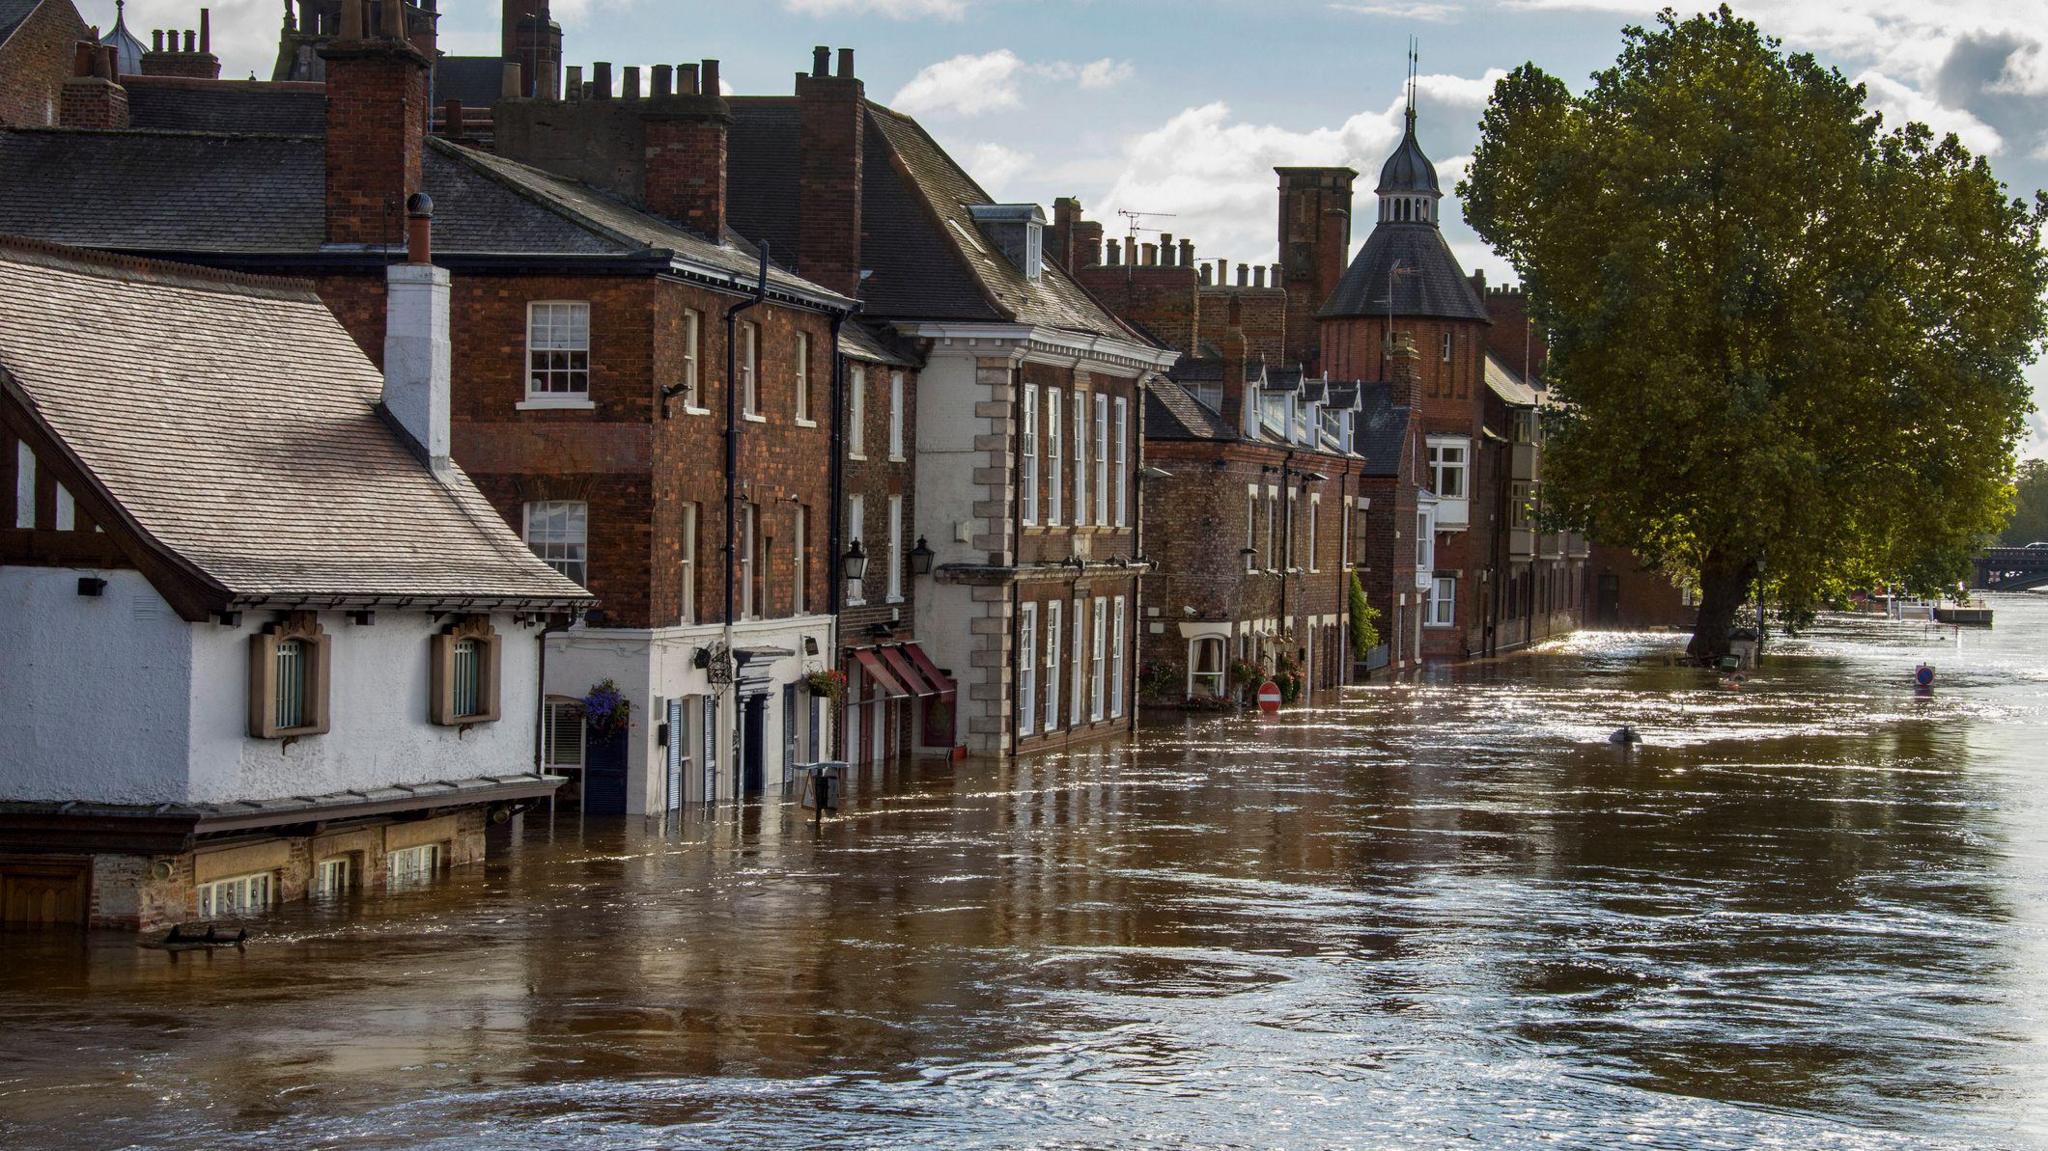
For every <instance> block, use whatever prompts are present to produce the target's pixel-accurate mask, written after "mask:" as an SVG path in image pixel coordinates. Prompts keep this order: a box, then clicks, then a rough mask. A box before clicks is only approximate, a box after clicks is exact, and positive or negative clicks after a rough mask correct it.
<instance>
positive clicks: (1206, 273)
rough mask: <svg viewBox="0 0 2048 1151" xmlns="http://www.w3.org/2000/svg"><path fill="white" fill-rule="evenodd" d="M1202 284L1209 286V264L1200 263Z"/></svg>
mask: <svg viewBox="0 0 2048 1151" xmlns="http://www.w3.org/2000/svg"><path fill="white" fill-rule="evenodd" d="M1202 286H1203V287H1205V288H1206V287H1208V286H1209V265H1207V264H1203V265H1202Z"/></svg>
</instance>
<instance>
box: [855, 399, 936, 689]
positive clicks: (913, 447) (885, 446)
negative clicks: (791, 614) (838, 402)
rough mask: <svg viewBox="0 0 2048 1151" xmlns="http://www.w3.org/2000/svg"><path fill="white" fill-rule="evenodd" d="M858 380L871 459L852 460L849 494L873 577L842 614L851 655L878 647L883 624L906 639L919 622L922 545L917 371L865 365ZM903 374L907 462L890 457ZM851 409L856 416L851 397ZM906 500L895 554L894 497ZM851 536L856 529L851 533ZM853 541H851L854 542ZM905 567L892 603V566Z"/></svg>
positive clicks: (871, 576) (904, 431)
mask: <svg viewBox="0 0 2048 1151" xmlns="http://www.w3.org/2000/svg"><path fill="white" fill-rule="evenodd" d="M860 366H861V369H862V370H861V372H860V373H859V374H858V378H859V379H860V380H861V381H862V383H861V386H862V388H863V393H864V395H863V401H864V415H865V419H864V420H863V422H862V429H861V430H862V436H861V439H862V442H863V444H864V446H865V449H866V451H865V455H866V458H865V459H852V458H849V459H848V460H847V463H846V490H845V495H846V497H847V500H848V503H849V505H850V504H851V501H852V500H853V499H854V498H855V497H859V498H860V500H861V503H862V509H863V510H862V515H863V516H864V517H865V522H864V524H863V537H864V542H863V544H862V546H863V548H864V549H865V550H866V552H867V555H868V561H869V562H868V574H867V578H866V579H865V580H863V581H862V587H861V593H862V594H861V599H862V602H861V603H860V604H858V605H855V604H852V603H850V602H849V603H846V604H845V606H844V607H843V608H842V609H841V611H840V615H839V635H840V639H841V646H842V648H844V649H847V650H851V649H853V648H857V647H869V646H872V645H873V644H874V643H875V637H874V635H873V633H872V631H871V629H872V628H874V627H875V626H876V625H878V624H886V625H890V626H892V627H894V628H896V629H898V630H897V637H898V638H905V637H907V636H908V633H909V632H910V630H911V626H912V621H913V620H914V619H915V618H916V606H917V605H916V595H917V579H916V577H915V576H913V575H912V574H911V571H910V560H909V556H910V549H911V547H912V546H913V545H914V544H915V543H916V541H917V490H916V484H915V482H914V469H915V466H916V465H915V463H914V462H913V461H915V460H916V458H917V372H916V371H915V370H914V369H911V368H903V367H895V366H892V365H889V364H881V363H862V364H861V365H860ZM893 372H901V373H902V375H903V458H902V459H900V460H899V459H891V458H889V390H890V383H889V379H890V374H891V373H893ZM855 381H856V373H855V372H854V371H853V364H851V363H849V364H848V366H847V372H846V386H847V388H848V390H849V392H850V391H851V390H852V389H853V387H854V386H855ZM847 409H848V411H851V409H852V400H851V398H850V396H849V399H848V401H847ZM891 496H901V497H902V499H903V536H902V538H900V539H898V540H896V541H894V548H893V550H884V548H883V546H882V544H883V541H884V539H885V537H886V536H887V534H888V530H889V498H890V497H891ZM846 530H847V531H849V532H850V531H851V530H852V528H851V525H848V526H847V528H846ZM848 540H849V542H851V537H850V536H849V537H848ZM892 557H893V562H895V563H897V564H900V565H901V570H902V588H903V597H902V599H901V600H899V601H896V602H890V601H889V599H888V598H887V593H888V586H889V583H888V579H889V577H888V572H887V571H886V570H885V565H886V564H887V563H889V562H892Z"/></svg>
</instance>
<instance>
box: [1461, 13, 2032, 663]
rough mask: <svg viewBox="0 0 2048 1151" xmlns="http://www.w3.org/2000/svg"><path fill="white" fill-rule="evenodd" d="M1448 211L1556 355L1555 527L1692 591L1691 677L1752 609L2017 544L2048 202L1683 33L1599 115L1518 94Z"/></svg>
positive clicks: (1951, 567)
mask: <svg viewBox="0 0 2048 1151" xmlns="http://www.w3.org/2000/svg"><path fill="white" fill-rule="evenodd" d="M1459 193H1460V195H1461V196H1462V197H1463V199H1464V203H1465V213H1466V217H1467V218H1468V219H1469V220H1470V221H1471V223H1472V225H1473V227H1474V228H1476V229H1477V230H1478V232H1479V234H1480V235H1481V236H1482V237H1484V238H1485V239H1486V240H1487V241H1488V242H1489V243H1491V244H1492V245H1493V246H1494V247H1495V248H1496V249H1497V250H1498V251H1499V252H1500V253H1501V254H1502V255H1503V256H1504V257H1505V258H1506V259H1507V260H1508V261H1509V262H1510V263H1511V264H1512V265H1513V266H1514V268H1515V270H1516V271H1517V272H1518V273H1519V274H1520V275H1521V277H1522V280H1523V284H1524V286H1525V288H1526V289H1527V291H1528V293H1529V301H1530V307H1531V309H1532V311H1533V312H1534V314H1535V318H1536V319H1537V321H1538V322H1539V323H1541V324H1542V326H1543V328H1544V329H1545V331H1546V332H1547V333H1548V335H1549V338H1550V349H1551V359H1550V368H1549V381H1550V384H1551V387H1552V389H1553V392H1554V394H1555V396H1556V398H1557V400H1558V401H1559V403H1558V406H1557V409H1556V416H1555V421H1554V425H1553V426H1552V428H1551V431H1550V439H1549V443H1548V448H1547V449H1546V456H1545V465H1544V467H1545V483H1546V487H1545V492H1546V494H1545V505H1546V507H1547V508H1550V509H1553V510H1554V511H1555V512H1556V513H1557V514H1558V515H1559V516H1560V518H1561V519H1563V520H1565V521H1567V522H1569V523H1571V524H1573V525H1574V526H1578V527H1581V528H1583V529H1585V530H1586V531H1587V532H1588V533H1589V534H1591V535H1592V536H1593V537H1594V538H1595V539H1598V540H1600V541H1602V542H1605V543H1610V544H1616V545H1621V546H1625V547H1628V548H1632V549H1634V550H1635V551H1636V553H1637V554H1638V555H1639V556H1641V557H1642V558H1644V559H1645V560H1647V561H1648V562H1650V563H1652V564H1655V565H1658V566H1660V567H1662V568H1663V569H1664V570H1666V571H1667V572H1669V573H1671V574H1673V575H1674V576H1678V577H1680V578H1685V579H1690V580H1696V581H1697V582H1698V585H1699V587H1700V590H1701V602H1702V607H1701V611H1700V620H1699V627H1698V630H1697V631H1696V632H1695V634H1694V635H1693V640H1692V647H1691V652H1692V654H1693V655H1694V656H1696V657H1699V658H1702V659H1708V658H1715V657H1718V656H1720V655H1722V654H1724V653H1725V652H1726V651H1727V648H1728V632H1729V629H1730V627H1731V624H1732V623H1733V622H1734V620H1735V619H1736V616H1737V612H1738V611H1739V610H1740V609H1741V607H1742V605H1743V604H1744V603H1746V602H1748V601H1749V599H1750V597H1752V596H1753V595H1761V596H1762V597H1764V598H1765V599H1766V600H1768V601H1770V602H1773V603H1776V604H1778V605H1780V606H1783V607H1786V608H1790V609H1794V610H1803V609H1807V608H1810V607H1811V606H1812V605H1814V604H1815V603H1817V602H1819V601H1820V600H1821V598H1822V597H1823V596H1825V595H1827V594H1829V593H1831V592H1833V591H1836V590H1839V589H1841V588H1842V587H1845V586H1853V585H1858V584H1861V585H1864V586H1868V585H1869V584H1870V583H1872V582H1875V581H1878V580H1890V579H1896V580H1902V581H1906V582H1909V583H1913V584H1916V585H1918V586H1921V587H1923V588H1931V587H1933V586H1934V585H1937V584H1940V583H1942V582H1945V581H1952V580H1954V579H1956V578H1958V577H1960V576H1961V575H1962V574H1964V572H1965V571H1966V570H1967V567H1968V562H1969V558H1970V556H1971V555H1972V554H1973V553H1974V552H1975V551H1976V550H1977V548H1978V547H1980V546H1981V544H1982V542H1983V541H1984V540H1986V539H1988V538H1990V537H1991V536H1993V535H1995V534H1997V532H1998V531H1999V529H2000V528H2001V527H2002V526H2003V524H2004V523H2005V520H2006V518H2007V516H2008V515H2009V513H2010V510H2011V507H2012V488H2011V485H2010V478H2011V476H2012V475H2013V471H2014V446H2015V444H2016V443H2017V442H2018V438H2019V435H2020V433H2021V430H2022V427H2023V421H2024V418H2025V414H2026V412H2027V411H2028V410H2029V407H2030V395H2029V391H2028V388H2027V386H2026V383H2025V381H2024V379H2023V378H2022V375H2021V373H2022V369H2023V367H2024V366H2025V365H2026V364H2027V363H2029V362H2031V360H2032V358H2033V356H2034V355H2035V354H2037V352H2038V351H2039V347H2040V344H2041V340H2042V337H2043V334H2044V332H2048V311H2044V305H2043V300H2042V296H2043V292H2044V290H2048V255H2044V253H2043V251H2042V248H2041V243H2040V241H2041V231H2042V226H2043V223H2044V220H2048V196H2043V197H2041V198H2040V199H2039V201H2038V202H2037V203H2036V204H2035V205H2034V206H2033V207H2032V208H2031V209H2030V208H2029V207H2028V206H2027V205H2025V204H2024V203H2021V202H2019V201H2016V200H2013V199H2010V198H2009V197H2008V196H2007V194H2006V192H2005V190H2004V188H2003V186H2002V185H2000V184H1999V183H1998V181H1997V180H1996V179H1994V178H1993V177H1992V174H1991V170H1990V168H1989V167H1988V166H1987V165H1986V164H1985V162H1984V161H1983V160H1981V159H1978V158H1975V157H1973V156H1971V154H1970V153H1969V151H1968V150H1967V149H1965V148H1964V147H1963V146H1962V145H1961V144H1960V143H1958V142H1957V141H1956V140H1955V138H1954V137H1949V138H1947V139H1942V140H1936V139H1935V138H1934V137H1933V135H1932V133H1930V132H1929V131H1928V129H1927V128H1926V127H1925V126H1924V125H1920V124H1911V125H1908V126H1906V127H1904V128H1902V129H1897V130H1890V129H1887V128H1886V127H1885V125H1884V124H1883V123H1882V121H1881V119H1880V118H1879V117H1878V116H1877V115H1875V114H1873V113H1872V112H1870V111H1869V109H1868V108H1867V107H1866V106H1865V93H1864V90H1863V88H1862V86H1861V85H1853V84H1850V83H1849V82H1848V81H1847V80H1845V79H1843V77H1842V75H1841V73H1840V72H1838V71H1835V70H1833V69H1829V68H1823V67H1821V66H1820V65H1819V64H1818V63H1816V62H1815V61H1814V59H1813V58H1812V57H1811V56H1808V55H1803V54H1787V53H1785V52H1783V51H1781V49H1780V47H1779V44H1778V42H1777V41H1776V40H1773V39H1770V38H1768V37H1766V36H1765V35H1763V33H1762V32H1761V31H1759V30H1758V28H1757V26H1756V25H1755V24H1753V23H1751V22H1749V21H1747V20H1740V19H1737V18H1736V17H1735V16H1734V15H1733V14H1732V13H1730V11H1729V10H1728V9H1727V7H1725V6H1724V7H1722V8H1721V9H1720V10H1719V11H1718V12H1714V13H1708V14H1702V15H1699V16H1695V17H1692V18H1690V19H1686V20H1683V21H1680V20H1679V19H1678V18H1677V17H1676V16H1674V15H1673V14H1672V13H1671V12H1670V11H1668V10H1667V11H1666V12H1665V13H1664V14H1663V15H1661V16H1660V17H1659V18H1658V22H1657V26H1656V27H1654V28H1647V29H1646V28H1642V27H1631V28H1628V29H1626V30H1625V32H1624V46H1623V49H1622V52H1621V55H1620V57H1619V58H1618V59H1617V61H1616V62H1615V64H1614V66H1613V67H1611V68H1609V69H1607V70H1605V71H1602V72H1599V73H1597V74H1595V75H1594V77H1593V82H1592V86H1591V87H1590V89H1589V90H1587V91H1586V92H1585V93H1584V94H1583V95H1574V94H1573V93H1572V92H1571V91H1570V90H1569V89H1568V88H1567V87H1566V86H1565V85H1564V84H1563V83H1561V82H1559V81H1558V80H1557V79H1555V78H1554V77H1552V76H1549V75H1547V74H1545V73H1544V72H1543V71H1542V69H1540V68H1538V67H1536V66H1535V65H1534V64H1528V65H1524V66H1523V67H1521V68H1519V69H1517V70H1516V71H1515V72H1513V73H1512V74H1510V75H1509V76H1507V77H1506V78H1504V79H1502V80H1501V81H1500V83H1499V85H1498V86H1497V87H1496V88H1495V90H1494V93H1493V97H1492V100H1491V102H1490V103H1489V104H1488V106H1487V110H1486V117H1485V121H1484V123H1483V124H1482V131H1481V139H1480V143H1479V147H1478V149H1477V151H1476V152H1475V153H1474V156H1473V162H1472V167H1471V171H1470V174H1469V176H1468V178H1467V179H1466V181H1465V182H1464V184H1463V185H1462V186H1461V187H1460V189H1459Z"/></svg>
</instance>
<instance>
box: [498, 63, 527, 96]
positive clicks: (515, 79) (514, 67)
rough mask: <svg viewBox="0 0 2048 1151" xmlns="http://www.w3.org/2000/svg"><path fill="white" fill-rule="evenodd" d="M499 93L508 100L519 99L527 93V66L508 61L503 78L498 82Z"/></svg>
mask: <svg viewBox="0 0 2048 1151" xmlns="http://www.w3.org/2000/svg"><path fill="white" fill-rule="evenodd" d="M498 95H499V96H500V97H502V98H504V99H506V100H517V99H519V98H520V97H521V96H524V95H526V67H525V65H523V64H515V63H512V62H510V61H507V62H506V64H505V72H504V76H503V78H502V79H500V80H499V82H498Z"/></svg>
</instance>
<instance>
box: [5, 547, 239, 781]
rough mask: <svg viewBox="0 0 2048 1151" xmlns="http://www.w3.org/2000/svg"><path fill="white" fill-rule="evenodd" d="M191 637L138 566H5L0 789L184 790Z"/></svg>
mask: <svg viewBox="0 0 2048 1151" xmlns="http://www.w3.org/2000/svg"><path fill="white" fill-rule="evenodd" d="M91 575H97V576H100V577H101V578H104V579H105V580H106V581H107V591H106V594H105V595H104V596H101V597H99V598H97V599H92V598H87V597H84V596H81V595H79V594H78V580H79V578H80V577H81V576H91ZM191 646H192V629H191V627H190V625H188V624H186V623H185V622H184V621H183V620H180V619H179V618H178V617H177V614H176V613H175V612H173V611H171V608H170V605H169V604H167V603H165V602H164V600H163V597H162V596H160V595H158V594H157V593H156V589H155V588H153V587H151V586H150V584H149V581H148V580H146V579H144V578H142V575H141V574H140V573H138V572H132V571H111V572H91V571H81V570H74V569H69V568H42V567H0V748H4V749H5V750H4V752H0V799H11V800H24V801H40V802H62V801H67V800H74V799H77V800H93V801H98V802H103V803H118V804H156V803H175V802H179V801H181V800H183V799H185V798H186V794H187V793H186V771H187V756H186V740H187V735H188V726H189V716H190V708H189V704H188V701H189V700H190V698H191V683H192V659H191ZM238 714H239V712H238Z"/></svg>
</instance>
